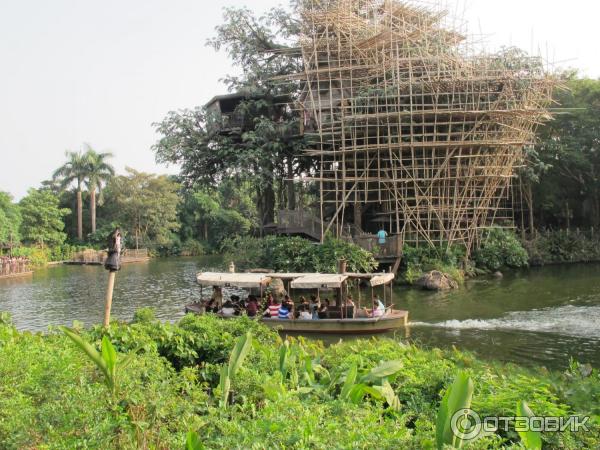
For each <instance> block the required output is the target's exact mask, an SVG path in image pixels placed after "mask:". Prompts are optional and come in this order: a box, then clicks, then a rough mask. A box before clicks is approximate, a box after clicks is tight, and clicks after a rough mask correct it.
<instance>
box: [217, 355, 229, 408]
mask: <svg viewBox="0 0 600 450" xmlns="http://www.w3.org/2000/svg"><path fill="white" fill-rule="evenodd" d="M219 389H220V390H221V406H223V407H226V406H227V403H228V401H229V391H230V389H231V378H230V377H229V367H228V366H226V365H225V364H223V365H222V366H221V377H220V380H219Z"/></svg>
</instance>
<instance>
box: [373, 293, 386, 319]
mask: <svg viewBox="0 0 600 450" xmlns="http://www.w3.org/2000/svg"><path fill="white" fill-rule="evenodd" d="M373 303H374V305H375V308H374V309H373V311H372V312H371V317H381V316H383V315H384V314H385V305H384V304H383V303H382V302H381V300H379V297H377V298H375V299H374V300H373Z"/></svg>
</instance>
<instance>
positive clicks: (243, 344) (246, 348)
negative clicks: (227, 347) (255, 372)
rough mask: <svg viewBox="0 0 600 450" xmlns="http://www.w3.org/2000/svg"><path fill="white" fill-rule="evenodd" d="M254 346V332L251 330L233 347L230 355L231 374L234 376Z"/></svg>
mask: <svg viewBox="0 0 600 450" xmlns="http://www.w3.org/2000/svg"><path fill="white" fill-rule="evenodd" d="M250 348H252V333H250V332H249V331H248V332H247V333H246V334H244V335H242V336H240V337H239V338H238V340H237V342H236V343H235V346H234V347H233V351H232V352H231V355H230V356H229V376H230V377H234V376H235V374H236V373H237V371H238V370H239V368H240V367H241V365H242V364H243V363H244V359H246V356H248V353H249V352H250Z"/></svg>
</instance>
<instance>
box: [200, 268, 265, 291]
mask: <svg viewBox="0 0 600 450" xmlns="http://www.w3.org/2000/svg"><path fill="white" fill-rule="evenodd" d="M196 280H197V281H198V283H200V284H201V285H203V286H234V287H240V288H253V287H257V288H258V287H261V286H266V285H267V284H269V282H270V281H271V277H269V276H268V275H266V274H264V273H230V272H200V273H199V274H198V275H197V276H196Z"/></svg>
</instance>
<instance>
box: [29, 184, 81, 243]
mask: <svg viewBox="0 0 600 450" xmlns="http://www.w3.org/2000/svg"><path fill="white" fill-rule="evenodd" d="M58 203H59V202H58V197H56V196H55V195H54V194H53V193H52V192H50V191H48V190H36V189H29V191H28V192H27V196H25V197H23V199H21V201H20V202H19V208H20V210H21V217H22V223H21V235H22V237H23V240H25V241H27V242H31V243H35V244H38V245H40V246H42V247H44V246H53V245H59V244H62V243H63V242H64V241H65V239H66V237H67V236H66V234H65V233H64V232H63V229H64V228H65V224H64V222H63V220H62V219H63V216H65V215H66V214H68V212H69V211H68V210H67V209H61V208H59V207H58Z"/></svg>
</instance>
